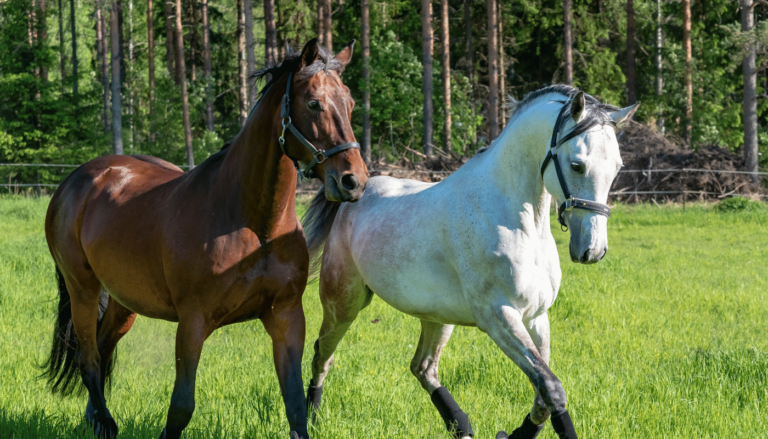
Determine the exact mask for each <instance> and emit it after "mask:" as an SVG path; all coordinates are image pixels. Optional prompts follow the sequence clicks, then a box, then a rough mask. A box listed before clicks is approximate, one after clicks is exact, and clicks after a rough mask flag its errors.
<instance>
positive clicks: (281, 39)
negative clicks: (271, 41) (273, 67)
mask: <svg viewBox="0 0 768 439" xmlns="http://www.w3.org/2000/svg"><path fill="white" fill-rule="evenodd" d="M283 12H284V11H283V7H281V5H280V3H279V2H278V3H277V23H276V27H277V28H278V29H285V21H283ZM275 36H276V37H277V59H278V60H280V61H283V60H285V35H283V34H282V33H279V32H278V33H276V34H275Z"/></svg>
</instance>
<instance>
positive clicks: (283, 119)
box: [277, 116, 291, 148]
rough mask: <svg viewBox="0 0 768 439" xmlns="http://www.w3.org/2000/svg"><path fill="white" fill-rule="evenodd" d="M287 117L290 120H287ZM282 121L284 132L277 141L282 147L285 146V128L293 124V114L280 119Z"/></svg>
mask: <svg viewBox="0 0 768 439" xmlns="http://www.w3.org/2000/svg"><path fill="white" fill-rule="evenodd" d="M286 119H288V122H286V121H285V120H286ZM280 123H282V124H283V132H281V133H280V137H278V139H277V141H278V142H280V147H281V148H282V147H283V146H285V129H286V128H287V127H288V125H290V124H291V116H287V117H284V118H282V119H280Z"/></svg>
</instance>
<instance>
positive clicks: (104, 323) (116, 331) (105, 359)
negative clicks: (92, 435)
mask: <svg viewBox="0 0 768 439" xmlns="http://www.w3.org/2000/svg"><path fill="white" fill-rule="evenodd" d="M99 314H100V316H99V324H98V341H97V346H98V349H99V356H100V357H101V361H100V365H101V371H100V372H101V373H100V379H101V381H100V385H101V390H102V392H105V391H106V389H107V380H108V379H109V378H110V376H111V374H112V369H113V367H114V359H113V355H114V351H115V347H116V346H117V343H118V342H119V341H120V339H121V338H123V336H124V335H125V334H127V333H128V331H129V330H130V329H131V326H133V322H134V320H136V313H134V312H133V311H130V310H128V309H127V308H125V307H124V306H122V305H120V304H119V303H118V302H117V301H115V300H114V299H113V298H111V297H109V295H108V294H107V292H106V291H105V290H103V289H102V290H101V295H100V298H99ZM85 418H86V420H87V421H88V422H89V423H91V424H94V421H95V418H94V406H93V402H92V400H91V399H90V398H88V405H87V406H86V409H85Z"/></svg>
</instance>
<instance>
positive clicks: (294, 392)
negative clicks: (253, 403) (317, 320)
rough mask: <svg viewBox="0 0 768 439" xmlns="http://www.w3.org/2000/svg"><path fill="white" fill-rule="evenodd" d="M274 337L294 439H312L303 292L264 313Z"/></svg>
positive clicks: (263, 319)
mask: <svg viewBox="0 0 768 439" xmlns="http://www.w3.org/2000/svg"><path fill="white" fill-rule="evenodd" d="M262 322H263V323H264V328H265V329H266V330H267V333H268V334H269V336H270V337H271V338H272V355H273V357H274V360H275V369H276V371H277V379H278V381H280V391H281V392H282V394H283V402H284V403H285V413H286V416H287V417H288V424H289V425H290V427H291V433H290V437H291V439H308V438H309V434H308V433H307V406H306V400H305V399H304V383H303V382H302V379H301V357H302V355H303V353H304V332H305V327H304V309H303V307H302V305H301V295H299V296H298V299H297V300H296V301H295V302H294V303H292V304H290V305H284V306H281V307H280V308H277V307H273V308H272V309H271V310H270V311H269V312H267V313H266V314H265V315H264V316H262Z"/></svg>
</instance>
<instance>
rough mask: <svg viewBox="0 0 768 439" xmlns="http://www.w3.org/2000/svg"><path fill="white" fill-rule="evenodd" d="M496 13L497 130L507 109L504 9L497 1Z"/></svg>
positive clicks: (502, 123)
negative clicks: (497, 49) (497, 40)
mask: <svg viewBox="0 0 768 439" xmlns="http://www.w3.org/2000/svg"><path fill="white" fill-rule="evenodd" d="M496 6H498V9H499V10H498V13H497V14H498V15H497V16H496V17H497V19H498V21H499V102H501V105H499V108H500V109H501V119H499V132H501V131H502V130H503V129H504V125H505V124H506V122H507V111H506V109H505V107H504V99H505V97H506V91H507V84H506V79H507V78H506V77H507V66H506V65H505V64H504V26H503V25H504V14H503V12H504V10H503V8H502V3H501V2H498V3H497V4H496Z"/></svg>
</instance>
